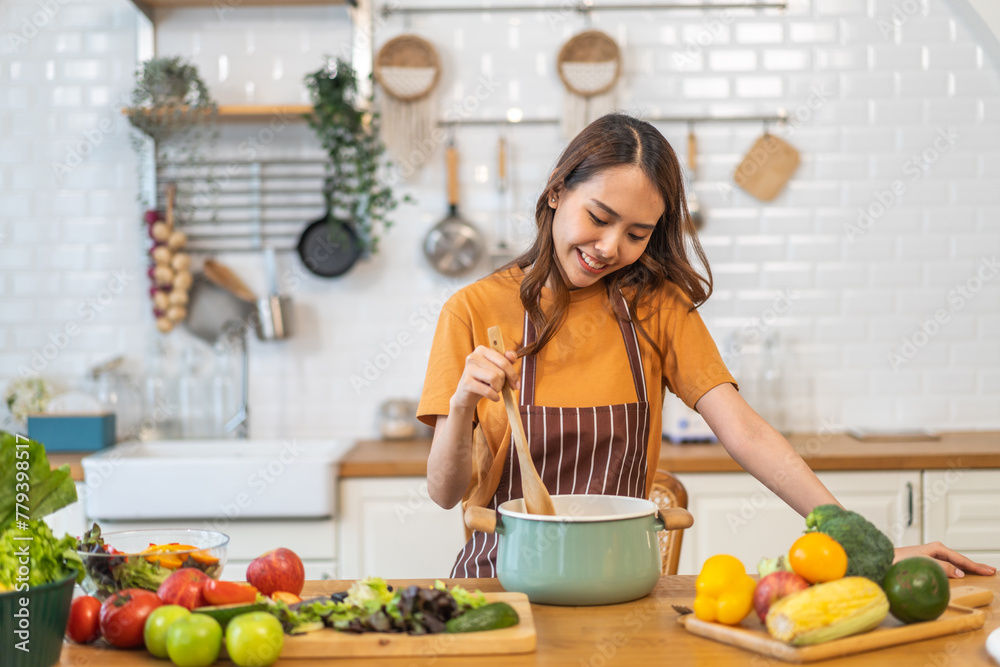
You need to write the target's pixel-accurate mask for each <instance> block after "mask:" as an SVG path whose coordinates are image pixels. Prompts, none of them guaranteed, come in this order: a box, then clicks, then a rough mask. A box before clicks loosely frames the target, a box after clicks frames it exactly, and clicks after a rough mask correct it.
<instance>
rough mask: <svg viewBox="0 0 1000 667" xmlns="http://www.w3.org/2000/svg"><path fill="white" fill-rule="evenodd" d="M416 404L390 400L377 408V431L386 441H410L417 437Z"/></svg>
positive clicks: (408, 401)
mask: <svg viewBox="0 0 1000 667" xmlns="http://www.w3.org/2000/svg"><path fill="white" fill-rule="evenodd" d="M420 426H421V423H420V422H419V421H417V402H416V401H411V400H409V399H405V398H390V399H388V400H387V401H385V402H384V403H382V407H381V408H379V430H380V431H381V433H382V437H383V438H385V439H386V440H410V439H413V438H415V437H417V432H418V427H420Z"/></svg>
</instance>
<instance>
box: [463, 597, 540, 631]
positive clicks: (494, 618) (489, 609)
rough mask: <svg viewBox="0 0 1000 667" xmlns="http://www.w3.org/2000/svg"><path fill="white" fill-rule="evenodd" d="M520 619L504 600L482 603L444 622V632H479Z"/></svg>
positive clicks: (515, 622)
mask: <svg viewBox="0 0 1000 667" xmlns="http://www.w3.org/2000/svg"><path fill="white" fill-rule="evenodd" d="M520 620H521V619H519V618H518V616H517V612H516V611H514V608H513V607H511V606H510V605H509V604H507V603H506V602H494V603H492V604H487V605H483V606H482V607H480V608H479V609H473V610H472V611H467V612H465V613H464V614H462V615H461V616H459V617H458V618H453V619H451V620H450V621H448V622H447V623H445V626H444V627H445V631H446V632H480V631H483V630H499V629H500V628H509V627H510V626H512V625H517V624H518V622H519V621H520Z"/></svg>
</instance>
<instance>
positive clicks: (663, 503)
mask: <svg viewBox="0 0 1000 667" xmlns="http://www.w3.org/2000/svg"><path fill="white" fill-rule="evenodd" d="M649 499H650V500H652V501H653V502H654V503H656V505H657V506H658V507H659V508H660V509H667V508H670V507H681V508H683V509H687V508H688V494H687V491H686V490H685V489H684V485H683V484H681V481H680V480H679V479H677V478H676V477H675V476H674V475H672V474H671V473H669V472H667V471H666V470H657V471H656V475H655V476H654V477H653V488H652V489H651V490H650V492H649ZM657 539H658V540H659V541H660V573H661V574H677V563H678V562H679V561H680V558H681V540H683V539H684V531H683V530H669V531H660V533H658V537H657Z"/></svg>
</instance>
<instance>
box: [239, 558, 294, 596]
mask: <svg viewBox="0 0 1000 667" xmlns="http://www.w3.org/2000/svg"><path fill="white" fill-rule="evenodd" d="M247 581H249V582H250V584H251V585H252V586H254V587H255V588H256V589H257V590H258V591H260V592H261V593H263V594H264V595H271V593H274V592H275V591H285V592H288V593H293V594H295V595H298V594H299V593H301V592H302V586H303V585H304V584H305V582H306V571H305V568H303V567H302V559H301V558H299V557H298V556H297V555H296V554H295V552H294V551H292V550H291V549H285V548H280V549H274V550H273V551H268V552H267V553H266V554H262V555H261V556H258V557H257V558H256V559H254V560H253V561H252V562H251V563H250V566H249V567H247Z"/></svg>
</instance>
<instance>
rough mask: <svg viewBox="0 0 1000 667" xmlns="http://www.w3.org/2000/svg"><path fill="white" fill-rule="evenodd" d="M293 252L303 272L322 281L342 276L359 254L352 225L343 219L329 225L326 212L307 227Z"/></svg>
mask: <svg viewBox="0 0 1000 667" xmlns="http://www.w3.org/2000/svg"><path fill="white" fill-rule="evenodd" d="M296 250H297V251H298V253H299V258H301V259H302V264H303V265H304V266H305V267H306V269H308V270H309V272H310V273H312V274H314V275H317V276H319V277H321V278H336V277H337V276H342V275H344V274H345V273H347V272H348V271H349V270H350V268H351V267H352V266H354V264H355V262H357V261H358V259H359V258H360V257H361V254H362V252H361V243H360V241H359V240H358V233H357V232H356V231H355V230H354V225H352V224H351V223H350V222H347V221H345V220H333V222H332V224H331V221H330V212H329V211H327V212H326V213H325V214H324V215H323V217H321V218H317V219H316V220H313V221H312V222H311V223H309V224H308V225H306V228H305V230H303V232H302V236H300V237H299V243H298V246H296Z"/></svg>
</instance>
